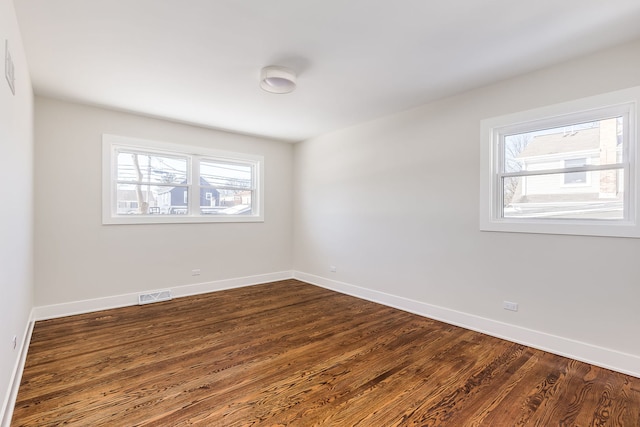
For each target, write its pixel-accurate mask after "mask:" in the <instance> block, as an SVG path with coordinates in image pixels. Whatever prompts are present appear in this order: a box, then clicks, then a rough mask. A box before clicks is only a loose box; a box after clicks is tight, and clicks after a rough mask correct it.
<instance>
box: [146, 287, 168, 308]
mask: <svg viewBox="0 0 640 427" xmlns="http://www.w3.org/2000/svg"><path fill="white" fill-rule="evenodd" d="M171 298H172V297H171V290H166V291H157V292H151V293H148V294H140V295H138V304H140V305H142V304H150V303H152V302H160V301H169V300H170V299H171Z"/></svg>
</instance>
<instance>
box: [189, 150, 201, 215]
mask: <svg viewBox="0 0 640 427" xmlns="http://www.w3.org/2000/svg"><path fill="white" fill-rule="evenodd" d="M189 166H190V168H191V171H190V172H191V174H190V176H191V182H190V185H189V212H190V214H191V215H193V216H199V215H200V158H199V157H198V156H190V157H189Z"/></svg>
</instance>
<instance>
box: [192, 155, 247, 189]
mask: <svg viewBox="0 0 640 427" xmlns="http://www.w3.org/2000/svg"><path fill="white" fill-rule="evenodd" d="M252 175H253V166H252V165H249V164H238V163H225V162H214V161H201V162H200V185H202V186H211V187H217V188H220V187H231V188H245V189H247V190H250V189H251V188H252V187H253V179H252Z"/></svg>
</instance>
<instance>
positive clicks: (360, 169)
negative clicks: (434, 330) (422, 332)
mask: <svg viewBox="0 0 640 427" xmlns="http://www.w3.org/2000/svg"><path fill="white" fill-rule="evenodd" d="M639 53H640V41H636V42H635V43H630V44H627V45H623V46H620V47H618V48H615V49H610V50H607V51H602V52H600V53H598V54H594V55H591V56H588V57H584V58H581V59H578V60H574V61H571V62H567V63H565V64H562V65H559V66H555V67H552V68H548V69H544V70H540V71H538V72H535V73H532V74H529V75H525V76H521V77H519V78H515V79H512V80H509V81H504V82H501V83H499V84H495V85H492V86H488V87H484V88H481V89H478V90H474V91H471V92H468V93H464V94H461V95H459V96H456V97H452V98H449V99H445V100H442V101H439V102H434V103H432V104H429V105H425V106H422V107H419V108H416V109H413V110H410V111H406V112H402V113H399V114H396V115H393V116H389V117H384V118H380V119H378V120H375V121H372V122H369V123H365V124H361V125H358V126H355V127H351V128H349V129H345V130H342V131H338V132H334V133H331V134H328V135H325V136H321V137H318V138H315V139H312V140H309V141H305V142H303V143H300V144H297V145H296V146H295V149H294V165H295V167H294V182H295V185H294V221H295V225H294V269H295V270H297V271H298V272H301V274H299V275H298V277H301V278H305V279H307V280H310V281H314V282H316V283H318V284H323V285H325V286H328V287H333V288H336V289H341V290H345V291H348V292H351V293H353V294H356V295H360V296H370V297H371V298H372V299H377V300H380V301H387V302H388V301H396V302H397V304H396V305H398V306H404V307H423V308H424V311H425V312H429V311H430V310H431V312H433V313H440V314H441V316H440V317H442V318H445V319H447V320H455V319H461V320H460V321H459V322H458V323H460V324H465V325H466V326H470V327H473V328H476V329H480V330H487V331H488V332H491V333H493V334H495V335H502V336H507V337H509V338H512V339H516V340H520V341H521V342H529V343H531V342H530V341H531V339H528V338H526V337H525V336H526V335H527V334H529V333H530V332H532V331H533V332H535V333H533V335H534V336H535V337H537V338H535V337H534V338H535V339H533V340H534V341H535V340H536V339H539V342H537V343H533V344H538V346H539V347H545V346H547V347H548V348H551V349H552V350H554V351H556V352H560V353H564V354H568V353H571V352H572V351H574V352H577V353H580V352H581V351H583V353H584V354H572V355H573V356H577V357H578V358H581V359H583V360H590V361H592V362H595V363H598V364H601V365H604V366H611V367H615V368H617V369H622V370H625V371H627V372H631V373H634V374H635V375H639V376H640V340H639V339H637V330H638V327H640V310H639V309H638V304H639V302H640V263H639V262H638V256H639V254H640V240H639V239H624V238H603V237H579V236H560V235H535V234H514V233H497V232H494V233H492V232H480V231H479V225H478V223H479V217H478V215H479V214H478V211H479V183H478V180H479V138H480V120H481V119H484V118H488V117H492V116H498V115H503V114H507V113H513V112H517V111H522V110H527V109H531V108H536V107H541V106H544V105H548V104H553V103H557V102H562V101H568V100H572V99H576V98H581V97H586V96H590V95H595V94H598V93H601V92H606V91H612V90H617V89H622V88H626V87H632V86H637V85H640V55H639ZM329 265H334V266H335V267H336V268H337V271H336V272H335V273H331V272H329ZM397 297H402V298H397ZM403 298H404V299H403ZM503 300H508V301H514V302H518V303H519V304H520V310H519V311H518V312H516V313H514V312H508V311H505V310H504V309H503V308H502V302H503ZM417 311H420V309H418V310H417ZM502 329H504V330H506V331H507V332H506V333H502V332H500V331H499V330H502ZM557 338H559V340H558V339H557ZM574 341H575V342H577V343H575V342H574ZM553 342H556V343H557V342H560V343H561V345H560V347H562V346H564V347H563V348H559V347H558V348H552V347H553V346H554V345H556V344H553ZM573 344H576V346H573V347H572V345H573ZM583 344H584V345H583ZM567 349H569V350H567ZM571 349H573V350H571ZM601 350H603V351H601ZM586 353H590V354H586ZM596 353H597V355H596ZM618 357H619V358H620V359H624V360H623V362H620V363H618V362H619V361H616V360H613V359H615V358H618ZM596 359H597V360H596ZM609 359H611V360H609ZM634 364H635V365H634Z"/></svg>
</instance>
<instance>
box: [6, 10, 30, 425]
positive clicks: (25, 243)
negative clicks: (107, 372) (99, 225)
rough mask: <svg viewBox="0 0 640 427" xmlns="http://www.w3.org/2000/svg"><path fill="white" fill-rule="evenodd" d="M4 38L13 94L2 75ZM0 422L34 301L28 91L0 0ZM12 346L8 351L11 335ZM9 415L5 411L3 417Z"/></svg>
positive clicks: (14, 29) (11, 21)
mask: <svg viewBox="0 0 640 427" xmlns="http://www.w3.org/2000/svg"><path fill="white" fill-rule="evenodd" d="M5 40H8V41H9V51H10V52H11V56H12V58H13V62H14V66H15V78H16V80H15V86H16V93H15V95H13V94H12V93H11V90H10V89H9V85H8V84H7V81H6V79H5V77H4V55H5ZM0 50H1V51H2V53H1V58H2V64H1V65H0V70H2V71H0V72H1V73H2V75H1V76H0V183H2V184H1V185H0V200H2V207H0V404H2V406H1V407H0V422H2V419H3V416H4V415H5V414H4V410H5V409H6V403H7V401H8V399H9V394H10V389H11V387H12V382H13V376H14V374H15V373H16V372H17V365H18V361H19V355H20V350H21V347H22V345H23V343H24V340H25V334H26V332H27V329H28V324H29V313H30V311H31V306H32V301H33V185H32V183H33V178H32V173H33V131H32V128H33V92H32V90H31V83H30V80H29V73H28V70H27V62H26V60H25V57H24V51H23V48H22V41H21V38H20V32H19V30H18V25H17V22H16V16H15V11H14V9H13V2H12V1H11V0H0ZM14 335H15V336H17V346H16V348H15V349H14V348H13V342H12V339H13V337H14ZM6 416H7V417H8V416H9V413H7V414H6Z"/></svg>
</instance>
